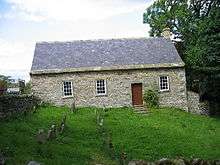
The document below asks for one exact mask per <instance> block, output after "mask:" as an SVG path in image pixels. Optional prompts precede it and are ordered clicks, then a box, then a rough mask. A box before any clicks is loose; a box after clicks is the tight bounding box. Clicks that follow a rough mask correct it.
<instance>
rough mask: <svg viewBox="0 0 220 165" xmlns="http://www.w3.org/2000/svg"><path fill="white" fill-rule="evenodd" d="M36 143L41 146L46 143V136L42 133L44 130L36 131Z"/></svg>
mask: <svg viewBox="0 0 220 165" xmlns="http://www.w3.org/2000/svg"><path fill="white" fill-rule="evenodd" d="M36 138H37V142H38V143H39V144H43V143H45V142H46V140H47V135H46V133H45V132H44V129H40V130H39V131H38V134H37V137H36Z"/></svg>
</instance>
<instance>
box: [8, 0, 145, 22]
mask: <svg viewBox="0 0 220 165" xmlns="http://www.w3.org/2000/svg"><path fill="white" fill-rule="evenodd" d="M7 2H8V3H10V4H11V5H12V7H11V9H12V10H11V11H10V12H11V13H14V14H17V16H20V17H22V18H24V19H26V20H32V21H43V20H47V21H48V20H54V21H71V22H75V21H79V20H80V21H83V20H84V21H88V20H92V21H97V20H103V19H106V18H109V17H111V16H115V15H119V14H125V13H129V12H133V11H137V10H144V9H145V8H146V6H147V5H149V3H143V2H140V1H139V2H138V1H131V0H7Z"/></svg>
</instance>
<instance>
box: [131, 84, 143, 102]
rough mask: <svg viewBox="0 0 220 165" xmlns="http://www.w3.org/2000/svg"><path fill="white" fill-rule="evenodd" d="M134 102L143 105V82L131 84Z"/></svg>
mask: <svg viewBox="0 0 220 165" xmlns="http://www.w3.org/2000/svg"><path fill="white" fill-rule="evenodd" d="M131 91H132V104H133V105H143V98H142V84H141V83H140V84H131Z"/></svg>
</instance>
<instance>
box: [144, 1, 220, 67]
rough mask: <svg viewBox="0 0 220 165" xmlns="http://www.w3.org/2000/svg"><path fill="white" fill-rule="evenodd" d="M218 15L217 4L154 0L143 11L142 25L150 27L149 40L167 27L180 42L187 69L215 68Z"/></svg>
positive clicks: (210, 2)
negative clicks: (198, 67) (197, 67)
mask: <svg viewBox="0 0 220 165" xmlns="http://www.w3.org/2000/svg"><path fill="white" fill-rule="evenodd" d="M219 11H220V1H218V0H190V1H189V0H157V1H155V2H154V3H153V5H151V6H150V7H149V8H147V9H146V12H145V13H144V23H148V24H149V25H150V27H151V31H150V35H151V36H160V34H161V32H162V30H163V29H164V28H165V27H169V28H170V29H171V32H172V33H174V34H175V36H176V37H177V38H179V39H181V40H182V43H183V46H181V49H182V52H183V60H184V61H185V63H186V64H187V66H213V65H214V66H216V65H217V64H216V63H215V61H217V59H218V56H219V55H218V54H219V52H220V51H219V31H218V30H219V29H220V23H219V21H220V19H219ZM207 43H208V44H207Z"/></svg>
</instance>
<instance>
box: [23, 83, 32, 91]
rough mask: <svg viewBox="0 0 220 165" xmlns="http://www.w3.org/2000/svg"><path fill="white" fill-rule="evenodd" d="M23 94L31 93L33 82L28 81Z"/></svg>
mask: <svg viewBox="0 0 220 165" xmlns="http://www.w3.org/2000/svg"><path fill="white" fill-rule="evenodd" d="M23 94H31V82H30V81H29V82H27V83H26V85H25V87H24V90H23Z"/></svg>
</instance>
